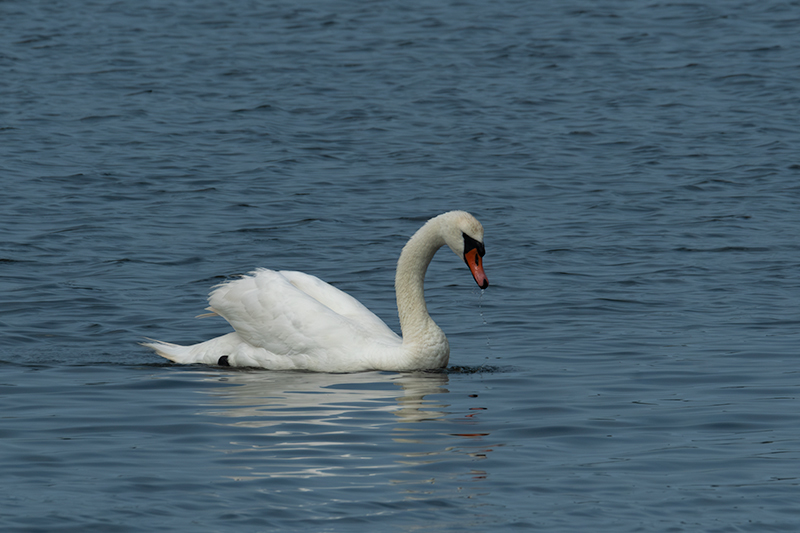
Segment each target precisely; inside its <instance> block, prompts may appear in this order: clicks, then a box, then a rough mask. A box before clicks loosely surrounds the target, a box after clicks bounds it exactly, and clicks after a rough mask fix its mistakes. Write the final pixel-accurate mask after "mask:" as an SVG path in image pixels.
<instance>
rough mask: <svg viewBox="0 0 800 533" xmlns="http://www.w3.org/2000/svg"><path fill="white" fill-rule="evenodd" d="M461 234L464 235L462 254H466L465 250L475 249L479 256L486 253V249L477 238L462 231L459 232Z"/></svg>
mask: <svg viewBox="0 0 800 533" xmlns="http://www.w3.org/2000/svg"><path fill="white" fill-rule="evenodd" d="M461 235H463V236H464V256H466V255H467V252H469V251H470V250H477V251H478V255H479V256H481V257H483V256H484V255H486V250H485V249H484V247H483V243H482V242H480V241H478V240H477V239H473V238H472V237H470V236H469V235H467V234H466V233H464V232H461Z"/></svg>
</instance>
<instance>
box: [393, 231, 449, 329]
mask: <svg viewBox="0 0 800 533" xmlns="http://www.w3.org/2000/svg"><path fill="white" fill-rule="evenodd" d="M440 224H441V220H439V218H438V217H437V218H434V219H432V220H430V221H428V223H427V224H425V225H424V226H422V227H421V228H420V229H419V230H418V231H417V232H416V233H415V234H414V236H413V237H411V239H410V240H409V241H408V243H406V245H405V247H403V252H402V253H401V254H400V259H399V260H398V261H397V274H396V275H395V283H394V287H395V292H396V294H397V312H398V314H399V315H400V329H401V330H402V331H403V344H404V345H410V344H425V343H427V342H428V341H429V340H430V337H431V335H433V336H438V335H442V336H443V334H442V333H441V330H440V329H439V327H438V326H437V325H436V323H434V321H433V319H432V318H431V317H430V315H429V314H428V307H427V306H426V305H425V287H424V284H425V272H426V271H427V270H428V265H429V264H430V262H431V259H433V256H434V255H435V254H436V251H437V250H438V249H439V248H441V247H442V246H443V245H444V244H445V241H444V237H443V236H442V232H441V231H440Z"/></svg>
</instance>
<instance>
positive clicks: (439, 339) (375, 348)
mask: <svg viewBox="0 0 800 533" xmlns="http://www.w3.org/2000/svg"><path fill="white" fill-rule="evenodd" d="M445 244H446V245H448V246H449V247H450V249H451V250H453V251H454V252H455V253H456V255H457V256H459V257H460V258H462V259H463V260H464V261H465V262H466V263H467V265H468V266H469V269H470V271H471V272H472V275H473V277H474V278H475V281H476V282H477V283H478V285H479V286H480V287H481V288H482V289H485V288H486V287H488V286H489V280H487V279H486V274H485V273H484V271H483V266H482V261H481V258H482V257H483V255H484V247H483V226H481V224H480V222H478V221H477V220H476V219H475V217H473V216H472V215H470V214H469V213H466V212H464V211H450V212H448V213H444V214H441V215H439V216H437V217H435V218H432V219H430V220H429V221H428V222H427V223H426V224H425V225H424V226H422V228H420V229H419V230H418V231H417V232H416V233H415V234H414V236H413V237H411V239H409V241H408V243H406V245H405V247H403V251H402V253H401V254H400V259H399V260H398V261H397V273H396V276H395V291H396V294H397V310H398V313H399V315H400V329H401V330H402V332H403V337H402V338H400V337H399V336H398V335H397V334H396V333H394V332H393V331H392V330H391V329H389V327H388V326H387V325H386V324H385V323H384V322H383V321H382V320H381V319H380V318H378V317H377V316H375V314H373V313H372V312H371V311H370V310H368V309H367V308H366V307H364V306H363V305H362V304H361V303H360V302H359V301H358V300H356V299H355V298H353V297H352V296H349V295H348V294H345V293H344V292H342V291H340V290H339V289H337V288H335V287H333V286H331V285H328V284H327V283H325V282H324V281H322V280H320V279H319V278H316V277H314V276H310V275H308V274H303V273H302V272H290V271H281V272H275V271H273V270H266V269H259V270H256V271H254V272H251V273H250V274H249V275H247V276H245V277H242V278H240V279H236V280H233V281H229V282H226V283H223V284H222V285H219V286H218V287H217V288H216V289H215V290H214V291H212V292H211V294H210V296H209V298H208V301H209V303H210V304H211V305H210V307H208V310H209V311H211V314H212V315H213V314H216V315H220V316H222V317H223V318H224V319H225V320H227V321H228V322H229V323H230V325H231V326H233V329H234V330H235V331H233V332H231V333H228V334H227V335H223V336H222V337H217V338H215V339H211V340H209V341H206V342H202V343H200V344H195V345H192V346H179V345H177V344H172V343H167V342H160V341H154V342H149V343H143V344H144V346H148V347H150V348H152V349H153V350H155V351H156V353H158V354H159V355H161V356H163V357H166V358H167V359H169V360H171V361H174V362H176V363H184V364H186V363H205V364H210V365H224V366H241V367H261V368H266V369H270V370H308V371H315V372H360V371H365V370H391V371H409V370H422V369H430V368H442V367H445V366H447V361H448V359H449V357H450V346H449V344H448V343H447V337H445V335H444V332H443V331H442V330H441V329H440V328H439V326H437V325H436V323H435V322H434V321H433V319H432V318H431V317H430V315H429V314H428V309H427V307H426V305H425V296H424V290H423V283H424V279H425V272H426V270H427V269H428V265H429V264H430V262H431V259H433V256H434V254H435V253H436V251H437V250H438V249H439V248H441V247H442V246H444V245H445Z"/></svg>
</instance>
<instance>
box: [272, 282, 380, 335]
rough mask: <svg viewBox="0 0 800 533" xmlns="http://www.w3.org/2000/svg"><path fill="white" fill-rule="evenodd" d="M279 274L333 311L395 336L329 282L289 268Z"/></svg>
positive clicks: (371, 313) (378, 320)
mask: <svg viewBox="0 0 800 533" xmlns="http://www.w3.org/2000/svg"><path fill="white" fill-rule="evenodd" d="M279 274H281V275H283V276H284V277H285V278H286V279H288V280H289V283H291V284H292V285H294V286H295V287H297V288H298V289H300V290H301V291H303V292H304V293H306V294H307V295H309V296H311V297H312V298H314V299H315V300H317V301H318V302H319V303H321V304H322V305H324V306H326V307H328V308H329V309H331V310H332V311H334V312H335V313H338V314H340V315H342V316H344V317H347V318H349V319H350V320H353V321H355V322H356V323H358V324H361V325H362V326H363V327H365V328H368V329H370V330H373V331H374V332H375V334H378V333H382V334H386V335H390V336H396V334H395V332H394V331H392V330H391V329H390V328H389V326H387V325H386V323H385V322H384V321H383V320H381V319H380V318H379V317H378V316H377V315H376V314H375V313H373V312H372V311H370V310H369V309H367V307H366V306H365V305H364V304H362V303H361V302H359V301H358V300H356V299H355V298H353V297H352V296H350V295H349V294H347V293H346V292H344V291H340V290H339V289H337V288H336V287H334V286H333V285H331V284H329V283H325V282H324V281H322V280H321V279H319V278H318V277H316V276H311V275H309V274H306V273H304V272H294V271H291V270H282V271H280V272H279Z"/></svg>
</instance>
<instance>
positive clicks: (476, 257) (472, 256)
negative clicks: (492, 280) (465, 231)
mask: <svg viewBox="0 0 800 533" xmlns="http://www.w3.org/2000/svg"><path fill="white" fill-rule="evenodd" d="M464 261H466V262H467V266H468V267H469V271H470V272H472V277H473V278H475V283H477V284H478V287H480V288H481V289H485V288H486V287H488V286H489V280H488V279H486V272H484V271H483V261H482V260H481V256H480V254H478V250H477V249H475V248H473V249H472V250H470V251H469V252H467V253H466V254H464Z"/></svg>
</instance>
